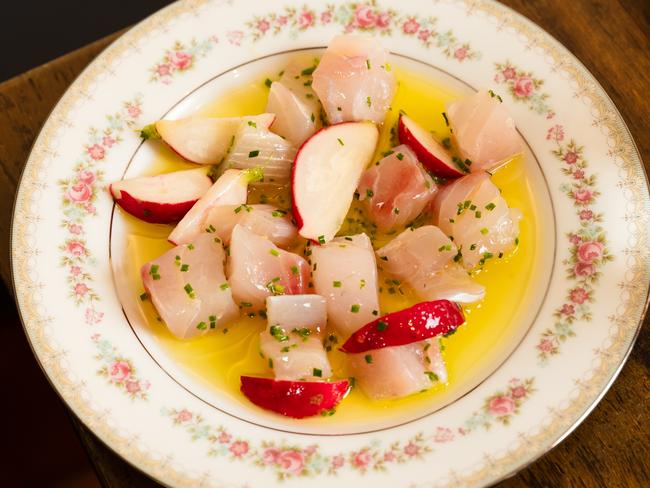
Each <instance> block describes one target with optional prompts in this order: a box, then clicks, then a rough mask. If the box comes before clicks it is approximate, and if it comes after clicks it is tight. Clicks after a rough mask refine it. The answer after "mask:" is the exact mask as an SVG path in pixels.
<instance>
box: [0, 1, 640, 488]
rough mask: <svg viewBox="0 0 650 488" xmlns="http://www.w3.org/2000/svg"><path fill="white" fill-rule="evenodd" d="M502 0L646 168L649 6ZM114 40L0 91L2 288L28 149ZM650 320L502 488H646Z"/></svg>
mask: <svg viewBox="0 0 650 488" xmlns="http://www.w3.org/2000/svg"><path fill="white" fill-rule="evenodd" d="M503 3H505V4H506V5H508V6H510V7H512V8H514V9H515V10H517V11H518V12H520V13H522V14H523V15H525V16H527V17H528V18H529V19H531V20H533V21H534V22H536V23H537V24H538V25H540V26H541V27H543V28H544V29H545V30H546V31H547V32H549V33H550V34H552V35H553V36H555V37H556V38H557V39H558V40H559V41H560V42H562V43H563V44H564V45H565V46H566V47H567V48H569V50H571V51H572V52H573V53H574V54H575V55H576V56H577V57H578V59H580V60H581V61H582V62H583V63H584V64H585V65H586V66H587V68H588V69H589V70H590V71H591V72H592V73H593V74H594V75H595V76H596V78H597V79H598V80H599V81H600V83H601V84H602V85H603V87H604V88H605V90H606V91H607V93H609V95H610V96H611V97H612V99H613V100H614V103H615V104H616V106H617V107H618V108H619V109H620V111H621V113H622V114H623V118H624V119H625V121H626V122H627V124H628V127H629V128H630V130H631V132H632V135H633V136H634V139H635V140H636V143H637V145H638V147H639V150H640V152H641V156H642V157H643V158H644V159H645V166H646V170H648V169H649V166H650V164H649V163H650V94H649V92H650V54H649V53H650V38H649V37H648V35H649V34H648V33H650V2H648V1H647V0H637V1H633V0H573V1H566V0H546V1H536V2H531V1H529V0H506V1H504V2H503ZM119 34H120V33H116V34H114V35H112V36H109V37H107V38H105V39H102V40H99V41H97V42H95V43H93V44H90V45H88V46H85V47H83V48H81V49H79V50H77V51H74V52H72V53H70V54H68V55H66V56H63V57H61V58H58V59H56V60H54V61H52V62H49V63H47V64H44V65H42V66H40V67H38V68H36V69H33V70H31V71H29V72H27V73H25V74H23V75H21V76H18V77H16V78H13V79H11V80H8V81H6V82H4V83H1V84H0V191H1V193H2V194H3V195H5V197H4V198H5V199H4V203H3V206H2V207H1V208H0V235H1V236H2V241H1V242H0V276H1V277H2V279H3V281H4V282H5V283H6V284H7V286H8V288H11V285H10V279H11V278H10V270H9V237H8V236H9V230H10V222H11V204H10V202H11V200H12V198H13V195H14V194H15V191H16V186H17V184H18V180H19V175H20V172H21V170H22V168H23V165H24V163H25V161H26V159H27V156H28V154H29V150H30V148H31V145H32V143H33V141H34V139H35V137H36V136H37V134H38V131H39V129H40V127H41V125H42V124H43V122H44V120H45V118H46V117H47V115H48V114H49V112H50V110H51V109H52V108H53V107H54V105H55V104H56V102H57V100H58V99H59V97H60V96H61V95H62V94H63V92H64V91H65V90H66V88H67V87H68V86H69V84H70V83H71V82H72V81H73V80H74V78H75V77H76V76H77V74H78V73H79V72H80V71H81V70H82V69H83V68H84V67H85V66H86V65H87V64H88V63H89V62H90V61H91V60H92V59H93V58H94V57H95V56H96V55H97V54H99V53H100V52H101V50H102V49H104V48H105V47H106V46H107V45H108V44H109V43H110V42H112V41H113V40H114V39H115V38H116V37H117V36H118V35H119ZM648 322H649V320H648V319H646V321H645V323H644V327H643V328H642V330H641V334H640V336H639V339H638V342H637V344H636V346H635V349H634V350H633V352H632V354H631V356H630V359H629V360H628V362H627V364H626V366H625V367H624V369H623V371H622V373H621V375H620V377H619V378H618V380H617V381H616V383H615V384H614V385H613V387H612V388H611V389H610V391H609V392H608V393H607V395H606V396H605V398H604V399H603V400H602V401H601V403H600V404H599V405H598V406H597V407H596V409H595V410H594V412H593V413H592V414H591V415H590V416H589V417H588V419H587V420H586V421H585V422H584V423H583V424H582V425H581V426H580V427H578V428H577V430H576V431H575V432H574V433H573V434H571V435H570V436H569V437H568V438H567V439H566V440H565V441H564V442H563V443H561V444H560V445H559V446H558V447H556V448H555V449H553V450H552V451H551V452H550V453H548V454H547V455H545V456H544V457H542V458H541V459H540V460H538V461H537V462H535V463H534V464H532V465H531V466H529V467H527V468H526V469H524V470H522V471H520V472H519V473H518V474H517V475H515V476H514V477H512V478H510V479H509V480H506V481H503V482H502V483H501V484H500V485H499V486H503V487H529V486H536V487H537V486H539V487H543V486H544V487H545V486H550V487H560V486H570V487H577V486H588V487H590V486H607V487H633V486H644V487H648V486H650V448H649V444H650V428H649V427H648V425H649V424H650V415H649V411H650V408H649V406H650V402H649V401H648V400H649V399H650V393H649V392H650V384H649V377H650V376H649V374H648V373H649V369H650V361H649V360H650V333H649V332H648ZM73 424H74V425H75V428H76V429H77V432H78V434H79V436H80V438H81V439H82V442H83V443H84V445H85V447H86V449H87V450H88V452H89V454H90V457H91V459H92V461H93V464H94V465H95V469H96V471H97V474H98V477H99V478H100V481H101V482H102V484H103V485H104V486H108V487H131V486H134V487H149V486H152V487H153V486H159V485H158V484H157V483H155V482H153V481H151V480H149V479H148V478H147V477H146V476H144V475H142V474H141V473H140V472H138V471H137V470H135V469H133V468H131V467H130V466H129V465H128V464H127V463H125V462H124V461H122V460H121V459H120V458H118V457H117V456H116V455H114V454H113V453H112V452H111V451H109V450H108V449H107V448H106V447H105V446H104V445H103V444H102V443H101V442H100V441H98V440H97V439H96V438H95V437H94V435H93V434H92V433H90V432H89V431H88V430H87V429H85V428H84V427H83V426H82V425H81V424H80V423H79V422H78V421H77V420H76V419H73ZM41 454H43V455H47V453H41ZM25 455H29V454H28V453H25Z"/></svg>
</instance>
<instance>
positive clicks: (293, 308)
mask: <svg viewBox="0 0 650 488" xmlns="http://www.w3.org/2000/svg"><path fill="white" fill-rule="evenodd" d="M266 308H267V318H268V327H267V328H266V330H265V331H264V332H262V333H261V334H260V347H261V351H262V354H263V355H264V357H265V358H267V359H270V361H269V367H271V368H272V369H273V372H274V374H275V378H276V379H278V380H300V379H316V378H329V377H330V376H331V375H332V368H331V367H330V364H329V360H328V359H327V354H326V352H325V348H324V347H323V343H322V342H321V339H322V335H323V331H324V330H325V326H326V325H327V305H326V303H325V299H324V298H323V297H321V296H319V295H290V296H289V295H285V296H273V297H268V298H267V299H266Z"/></svg>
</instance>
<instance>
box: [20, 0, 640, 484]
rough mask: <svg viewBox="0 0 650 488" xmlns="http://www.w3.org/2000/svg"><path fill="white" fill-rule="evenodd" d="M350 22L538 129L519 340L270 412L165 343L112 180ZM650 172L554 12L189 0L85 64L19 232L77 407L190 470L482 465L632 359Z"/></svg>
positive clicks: (398, 56)
mask: <svg viewBox="0 0 650 488" xmlns="http://www.w3.org/2000/svg"><path fill="white" fill-rule="evenodd" d="M341 32H361V33H366V34H369V35H376V36H380V37H381V40H382V43H383V44H384V45H385V46H387V47H388V48H389V49H390V51H391V52H392V56H393V60H392V61H393V62H394V63H395V64H396V65H398V66H401V67H405V68H407V69H409V70H411V71H418V72H421V73H423V74H425V75H426V76H428V77H430V78H432V79H435V80H437V81H438V82H439V83H441V84H443V85H446V86H450V87H452V88H453V89H454V90H456V91H458V92H460V93H462V92H469V91H471V90H472V89H474V88H478V87H492V88H494V89H495V90H497V91H498V92H499V93H501V94H502V96H503V101H504V103H505V104H506V105H507V106H508V108H509V110H510V111H511V112H512V114H513V116H514V118H515V120H516V122H517V125H518V127H519V129H520V132H521V133H522V135H523V137H524V138H525V140H526V142H527V144H528V150H527V154H526V158H525V161H526V167H527V174H528V181H529V184H530V186H531V194H532V195H533V199H534V205H535V209H536V215H537V219H538V232H537V237H536V240H535V242H534V243H531V245H533V246H534V249H535V261H534V263H535V266H536V269H537V270H536V272H535V273H534V277H535V278H534V280H533V281H532V282H531V284H530V292H529V293H528V294H527V298H526V300H525V301H522V302H521V303H520V304H518V308H517V309H516V312H515V313H513V318H512V320H513V323H514V324H515V327H514V330H516V331H517V333H516V334H515V337H513V338H512V340H509V341H505V342H504V343H503V344H502V345H501V346H500V347H499V348H498V349H495V350H494V351H493V352H492V356H491V357H490V358H487V359H486V362H485V364H484V365H482V367H481V370H480V371H478V370H477V372H476V374H473V375H470V377H469V379H467V381H465V382H464V383H463V384H460V385H456V386H454V387H450V390H449V392H448V394H447V396H446V397H441V398H443V400H440V401H438V403H434V404H432V405H430V406H429V407H427V408H426V409H420V410H417V411H410V412H409V413H408V414H404V415H403V416H393V417H391V416H386V417H381V418H379V417H378V418H368V419H362V420H361V419H360V420H359V421H358V422H343V423H337V422H336V421H335V417H333V418H332V419H328V421H327V422H318V421H316V422H310V421H307V422H297V421H292V420H289V419H284V418H280V417H278V416H274V415H268V414H265V413H263V412H261V411H260V410H259V409H255V408H251V407H250V406H249V405H247V404H246V403H245V402H241V401H237V400H236V399H233V398H231V397H229V396H228V395H225V394H220V392H219V391H215V390H214V389H210V388H207V387H206V386H205V384H204V383H203V382H201V381H200V379H199V378H196V377H195V376H193V375H192V374H189V373H188V372H187V371H186V370H184V369H183V368H182V367H181V366H179V365H177V364H175V363H174V361H173V360H172V359H171V358H170V357H169V356H168V355H167V353H166V352H165V350H164V349H163V348H161V347H160V346H159V344H158V343H157V342H156V341H155V340H154V338H153V337H152V336H151V334H150V332H149V331H148V330H149V329H147V327H145V326H144V325H143V324H142V318H141V316H140V314H139V313H138V307H137V302H136V300H135V299H134V297H133V295H132V294H128V293H126V292H125V290H127V288H128V285H127V283H126V282H125V281H124V280H125V278H124V276H125V275H126V274H127V273H128V266H127V267H126V268H125V263H126V257H125V256H126V250H125V249H126V244H125V243H126V236H125V224H124V221H123V218H122V217H121V216H120V214H119V213H114V211H113V210H114V209H113V202H112V200H111V198H110V196H109V194H108V192H107V191H106V184H107V183H109V182H111V181H114V180H117V179H120V178H122V177H123V176H124V175H127V176H132V175H136V174H141V173H142V172H145V171H146V170H147V165H148V164H150V163H151V159H152V155H151V150H150V149H149V148H148V146H147V145H141V141H140V139H139V138H138V134H137V132H136V131H135V129H136V128H138V127H141V126H143V125H144V124H146V123H149V122H151V121H154V120H157V119H159V118H161V117H162V116H164V115H168V116H170V117H177V116H183V115H187V114H190V113H194V112H197V111H200V110H201V109H202V108H204V107H205V106H206V104H207V103H208V102H209V101H210V100H214V98H215V97H217V96H218V95H219V94H220V93H223V92H224V90H227V89H229V88H230V87H233V86H236V85H237V83H240V82H241V80H247V79H251V77H253V76H254V75H256V74H260V73H264V72H268V71H269V70H270V69H275V67H277V66H279V65H281V64H282V60H283V59H286V58H287V57H288V56H290V54H288V53H291V52H295V51H296V50H314V51H317V50H318V49H322V48H323V46H325V45H326V44H327V42H328V41H329V39H331V38H332V37H333V36H334V35H336V34H338V33H341ZM649 212H650V204H649V199H648V187H647V183H646V177H645V174H644V171H643V166H642V164H641V161H640V158H639V155H638V153H637V150H636V148H635V146H634V142H633V141H632V139H631V137H630V135H629V133H628V130H627V128H626V127H625V125H624V123H623V120H622V119H621V117H620V115H619V114H618V112H617V111H616V108H615V107H614V106H613V104H612V102H611V101H610V100H609V98H608V97H607V95H606V94H605V93H604V92H603V90H602V88H601V87H600V86H599V85H598V84H597V82H596V81H595V80H594V79H593V78H592V76H591V75H590V74H589V73H588V72H587V71H586V70H585V69H584V67H583V66H582V65H581V64H580V63H579V62H578V61H577V60H576V59H575V58H573V57H572V56H571V55H570V54H569V53H568V52H567V51H566V49H564V48H563V47H562V46H561V45H559V44H558V43H557V42H556V41H555V40H553V39H552V38H550V36H548V35H547V34H546V33H544V32H543V31H541V30H540V29H539V28H538V27H536V26H535V25H533V24H532V23H530V22H529V21H527V20H526V19H524V18H522V17H521V16H519V15H517V14H515V13H513V12H512V11H510V10H508V9H506V8H505V7H503V6H501V5H499V4H497V3H495V2H491V1H487V0H466V1H432V2H428V3H423V2H421V1H418V0H400V1H399V2H398V1H397V0H383V1H376V2H347V1H332V2H328V3H324V2H310V3H309V4H307V5H305V4H303V3H302V2H293V1H292V0H281V1H273V2H259V1H253V0H241V1H240V0H236V1H218V0H213V1H187V2H180V3H177V4H174V5H172V6H170V7H168V8H166V9H164V10H162V11H160V12H159V13H157V14H155V15H153V16H152V17H150V18H148V19H147V20H145V21H144V22H142V23H140V24H139V25H137V26H136V27H135V28H133V29H132V30H131V31H129V32H128V33H127V34H125V35H124V36H122V37H121V38H120V39H119V40H118V41H116V42H115V43H114V44H113V45H112V46H111V47H110V48H108V49H107V50H106V51H105V52H104V53H103V54H102V55H101V56H99V58H97V60H96V61H94V62H93V63H92V64H91V65H90V66H89V67H88V68H87V69H86V70H85V71H84V73H83V74H82V75H81V76H80V77H79V79H78V80H77V81H76V82H75V83H74V84H73V86H72V87H71V88H70V89H69V90H68V92H67V93H66V95H65V96H64V97H63V98H62V100H61V101H60V102H59V104H58V106H57V107H56V109H55V110H54V112H53V113H52V115H51V116H50V118H49V119H48V121H47V123H46V124H45V126H44V128H43V130H42V132H41V135H40V136H39V138H38V140H37V142H36V144H35V146H34V149H33V151H32V154H31V156H30V159H29V161H28V163H27V166H26V168H25V172H24V175H23V178H22V182H21V185H20V189H19V192H18V197H17V202H16V209H15V215H14V226H13V234H12V256H13V271H14V281H15V287H16V296H17V299H18V303H19V307H20V311H21V314H22V317H23V322H24V325H25V329H26V331H27V334H28V336H29V339H30V341H31V343H32V345H33V348H34V351H35V354H36V356H37V357H38V360H39V361H40V363H41V364H42V366H43V368H44V370H45V372H46V373H47V375H48V376H49V378H50V380H51V381H52V383H53V385H54V386H55V388H56V389H57V390H58V391H59V393H60V394H61V396H62V397H63V398H64V400H65V401H66V402H67V403H68V405H69V406H70V408H72V409H73V410H74V412H75V413H76V415H78V416H79V417H80V418H81V420H82V421H83V422H84V423H85V424H86V425H88V427H90V428H91V429H92V430H93V431H94V432H95V433H96V434H97V435H98V436H99V437H100V438H101V439H102V440H103V441H104V442H106V444H108V445H109V446H110V447H111V448H112V449H114V450H115V451H116V452H117V453H119V454H120V455H121V456H123V457H124V458H125V459H126V460H127V461H129V462H130V463H132V464H133V465H135V466H136V467H138V468H140V469H142V470H143V471H145V472H146V473H148V474H150V475H151V476H152V477H154V478H156V479H157V480H159V481H161V482H162V483H164V484H167V485H170V486H183V487H187V486H264V487H266V486H271V485H273V484H275V483H280V482H281V483H282V484H283V485H285V486H304V483H305V482H307V481H308V482H309V483H310V486H329V484H331V483H332V482H335V483H339V484H340V483H343V484H344V485H345V486H352V485H353V484H355V483H358V482H360V481H362V480H367V482H368V483H372V484H373V486H447V485H449V486H475V485H485V484H489V483H492V482H494V481H495V480H497V479H500V478H502V477H504V476H507V475H508V474H511V473H513V472H514V471H515V470H517V469H518V468H520V467H521V466H523V465H525V464H527V463H529V462H530V461H532V460H534V459H536V458H537V457H538V456H540V455H542V454H543V453H545V452H546V451H548V450H549V449H550V448H551V447H552V446H553V445H555V444H556V443H557V442H559V441H560V440H561V439H563V438H564V437H565V436H566V435H567V434H568V433H569V432H570V431H571V430H572V429H573V428H574V427H575V426H576V425H577V424H578V423H579V422H580V421H581V420H582V419H583V418H584V417H585V415H586V414H587V413H588V412H589V411H590V410H591V409H592V408H593V406H594V405H595V404H596V402H597V401H598V400H599V399H600V397H601V396H602V395H603V394H604V392H605V391H606V390H607V388H608V386H609V385H610V384H611V382H612V380H613V379H614V377H615V376H616V373H617V372H618V371H619V370H620V368H621V366H622V364H623V362H624V361H625V358H626V357H627V354H628V353H629V350H630V348H631V345H632V343H633V341H634V337H635V335H636V332H637V331H638V327H639V325H640V322H641V319H642V316H643V313H644V310H645V306H646V300H647V296H648V283H649V281H650V266H649V264H648V249H650V246H649V245H648V244H649V243H650V232H649V226H648V216H649Z"/></svg>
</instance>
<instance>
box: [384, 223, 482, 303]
mask: <svg viewBox="0 0 650 488" xmlns="http://www.w3.org/2000/svg"><path fill="white" fill-rule="evenodd" d="M457 254H458V248H457V247H456V245H455V244H454V242H452V241H451V240H450V239H449V238H448V237H447V236H446V235H445V234H444V233H443V232H442V231H441V230H440V229H439V228H437V227H435V226H433V225H425V226H423V227H419V228H418V229H415V230H411V229H406V230H405V231H404V232H402V233H401V234H400V235H398V236H397V237H396V238H395V239H393V240H392V241H391V242H389V243H388V244H386V245H385V246H384V247H382V248H381V249H378V250H377V256H379V258H380V263H381V267H382V269H383V270H384V271H386V272H388V273H390V274H391V275H393V276H394V277H395V278H397V279H399V280H402V281H404V282H406V283H408V284H409V285H410V286H411V287H412V288H413V290H415V292H416V293H417V294H418V296H419V297H420V298H422V299H424V300H441V299H446V300H451V301H453V302H460V303H471V302H475V301H478V300H481V299H482V298H483V297H484V296H485V288H484V287H483V286H482V285H479V284H478V283H476V282H475V281H473V280H472V278H471V277H470V276H469V275H468V274H467V271H465V270H464V269H463V268H462V267H461V266H460V265H459V264H457V263H456V262H455V261H454V258H455V256H456V255H457Z"/></svg>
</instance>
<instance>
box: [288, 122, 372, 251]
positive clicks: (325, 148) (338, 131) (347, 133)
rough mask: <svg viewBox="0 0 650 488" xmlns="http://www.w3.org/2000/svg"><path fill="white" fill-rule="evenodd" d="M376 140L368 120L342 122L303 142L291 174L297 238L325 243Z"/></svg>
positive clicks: (340, 219)
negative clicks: (299, 236) (298, 234)
mask: <svg viewBox="0 0 650 488" xmlns="http://www.w3.org/2000/svg"><path fill="white" fill-rule="evenodd" d="M378 138H379V132H378V131H377V127H376V126H375V125H374V124H373V123H372V122H344V123H341V124H336V125H330V126H329V127H326V128H324V129H323V130H321V131H319V132H317V133H316V134H314V135H313V136H312V137H311V138H309V139H308V140H307V141H306V142H305V143H304V144H303V145H302V147H301V148H300V150H299V151H298V154H297V155H296V161H295V163H294V166H293V175H292V183H293V185H292V191H293V213H294V216H295V218H296V221H297V223H298V231H299V233H300V235H301V236H303V237H305V238H307V239H312V240H314V241H316V242H319V243H321V244H324V243H325V242H328V241H330V240H331V239H332V238H333V237H334V236H335V235H336V232H337V231H338V230H339V228H340V227H341V224H342V223H343V220H344V219H345V215H346V214H347V212H348V209H349V208H350V203H351V202H352V198H353V197H354V192H355V190H356V188H357V185H358V184H359V180H360V178H361V173H362V172H363V170H364V169H365V167H366V166H367V165H368V163H369V162H370V160H371V159H372V156H373V154H374V152H375V147H376V145H377V140H378Z"/></svg>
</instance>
